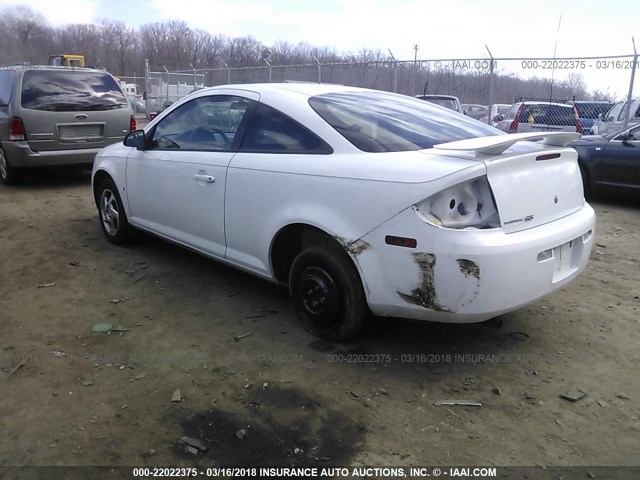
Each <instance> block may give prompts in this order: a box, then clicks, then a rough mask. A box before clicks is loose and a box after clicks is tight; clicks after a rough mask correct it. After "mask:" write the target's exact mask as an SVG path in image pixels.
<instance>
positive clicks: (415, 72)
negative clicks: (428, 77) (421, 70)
mask: <svg viewBox="0 0 640 480" xmlns="http://www.w3.org/2000/svg"><path fill="white" fill-rule="evenodd" d="M419 48H420V46H419V45H418V44H417V43H416V44H415V45H414V46H413V50H414V55H413V95H416V90H417V88H418V49H419Z"/></svg>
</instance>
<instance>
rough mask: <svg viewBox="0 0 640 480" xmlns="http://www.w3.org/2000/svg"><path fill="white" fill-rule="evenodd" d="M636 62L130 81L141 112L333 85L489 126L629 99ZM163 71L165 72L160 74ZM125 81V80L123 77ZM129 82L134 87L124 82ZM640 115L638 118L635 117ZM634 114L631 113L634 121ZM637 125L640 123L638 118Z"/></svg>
mask: <svg viewBox="0 0 640 480" xmlns="http://www.w3.org/2000/svg"><path fill="white" fill-rule="evenodd" d="M637 66H638V57H637V55H636V54H631V55H616V56H602V57H574V58H555V59H553V58H465V59H438V60H430V59H427V60H418V59H416V60H410V61H395V60H389V61H369V62H337V63H315V64H304V65H269V64H268V63H267V62H266V61H265V65H263V66H253V67H241V68H237V67H226V66H225V67H223V68H210V69H194V70H191V71H178V72H169V71H167V70H166V69H164V68H161V69H158V68H156V69H151V68H149V67H147V73H146V75H145V78H144V79H140V78H133V79H132V81H133V83H135V85H136V88H137V92H136V93H137V95H138V96H140V95H141V94H142V93H144V92H146V96H145V101H144V103H145V106H144V108H146V111H148V112H156V111H159V110H162V109H163V108H166V106H168V105H170V104H171V103H173V102H175V101H177V100H179V99H180V98H182V97H184V96H186V95H188V94H189V93H191V92H193V91H195V90H199V89H201V88H205V87H210V86H214V85H223V84H239V83H271V82H274V83H275V82H314V83H335V84H342V85H350V86H356V87H364V88H372V89H377V90H386V91H391V92H397V93H402V94H405V95H411V96H415V95H427V96H431V98H434V97H433V96H453V97H457V99H458V100H459V103H460V104H461V105H463V108H464V111H465V112H466V113H467V114H468V115H470V116H473V117H475V118H477V119H481V120H483V121H487V122H490V121H491V120H492V116H493V114H492V115H489V113H488V111H489V106H490V105H493V106H494V107H493V109H492V112H493V113H497V112H498V107H497V105H503V107H500V108H501V109H506V108H507V107H508V106H510V105H512V104H513V103H514V102H516V101H517V100H519V99H523V98H525V99H544V100H552V101H559V102H570V101H576V100H597V101H606V102H609V103H611V104H613V103H615V102H618V101H620V100H625V99H627V98H631V97H632V95H633V88H632V87H633V80H634V75H635V70H636V68H637ZM162 70H164V71H162ZM123 78H124V77H123ZM128 81H131V80H129V79H128ZM637 113H638V115H640V111H639V112H637ZM635 114H636V112H633V111H631V112H628V116H629V117H631V119H633V118H634V116H635ZM639 119H640V117H639Z"/></svg>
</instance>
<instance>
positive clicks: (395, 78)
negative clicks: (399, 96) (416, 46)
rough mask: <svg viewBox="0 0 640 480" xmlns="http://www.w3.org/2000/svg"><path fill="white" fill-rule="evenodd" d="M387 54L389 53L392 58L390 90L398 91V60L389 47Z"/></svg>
mask: <svg viewBox="0 0 640 480" xmlns="http://www.w3.org/2000/svg"><path fill="white" fill-rule="evenodd" d="M387 50H388V52H389V55H391V60H393V82H392V88H391V89H392V90H393V92H394V93H398V61H397V60H396V57H394V56H393V53H391V50H390V49H387Z"/></svg>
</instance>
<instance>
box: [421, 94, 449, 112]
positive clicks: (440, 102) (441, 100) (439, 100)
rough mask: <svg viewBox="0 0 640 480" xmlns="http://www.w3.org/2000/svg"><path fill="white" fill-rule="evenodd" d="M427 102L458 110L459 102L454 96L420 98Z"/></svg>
mask: <svg viewBox="0 0 640 480" xmlns="http://www.w3.org/2000/svg"><path fill="white" fill-rule="evenodd" d="M420 100H424V101H425V102H429V103H434V104H436V105H440V106H441V107H446V108H448V109H450V110H458V103H457V102H456V101H455V100H454V99H453V98H424V97H423V98H420Z"/></svg>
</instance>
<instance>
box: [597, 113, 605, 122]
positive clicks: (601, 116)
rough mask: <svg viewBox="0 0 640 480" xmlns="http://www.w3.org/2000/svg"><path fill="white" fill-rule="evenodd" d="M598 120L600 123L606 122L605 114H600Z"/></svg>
mask: <svg viewBox="0 0 640 480" xmlns="http://www.w3.org/2000/svg"><path fill="white" fill-rule="evenodd" d="M598 120H600V121H603V120H604V113H599V114H598Z"/></svg>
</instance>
